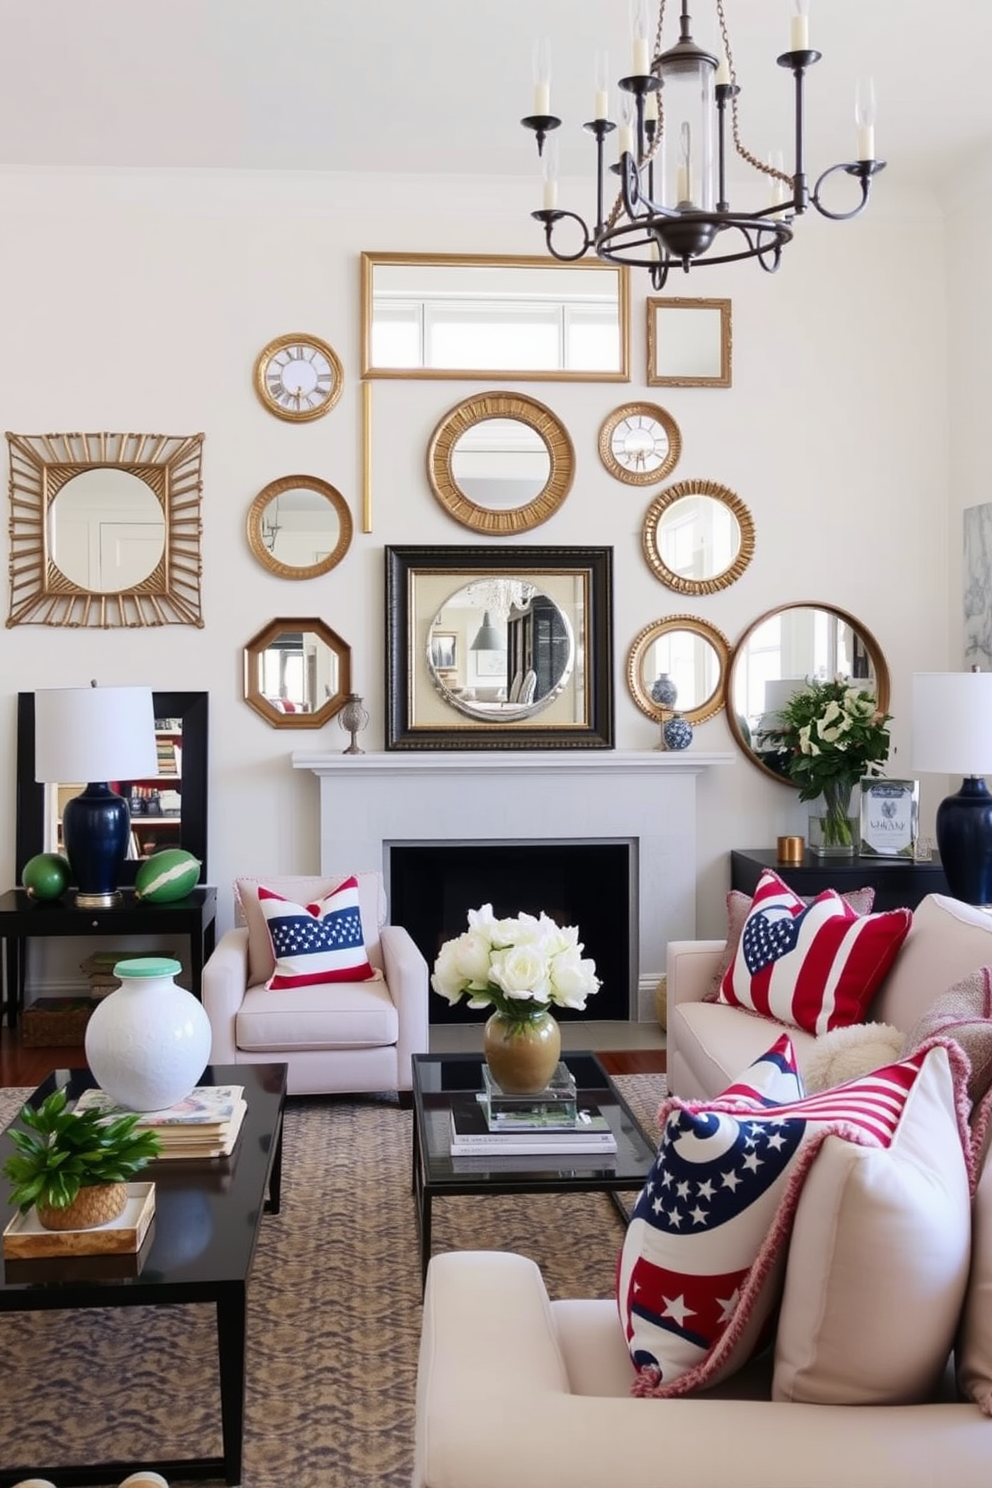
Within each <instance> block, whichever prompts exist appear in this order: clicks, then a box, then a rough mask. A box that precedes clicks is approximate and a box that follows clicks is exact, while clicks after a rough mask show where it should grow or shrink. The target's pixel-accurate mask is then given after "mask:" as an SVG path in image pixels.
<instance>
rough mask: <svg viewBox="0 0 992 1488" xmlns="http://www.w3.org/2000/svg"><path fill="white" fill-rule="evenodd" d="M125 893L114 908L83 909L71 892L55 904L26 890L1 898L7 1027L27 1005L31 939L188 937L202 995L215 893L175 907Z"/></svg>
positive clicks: (199, 893)
mask: <svg viewBox="0 0 992 1488" xmlns="http://www.w3.org/2000/svg"><path fill="white" fill-rule="evenodd" d="M121 893H122V895H123V898H122V900H121V902H120V904H115V905H114V906H113V908H112V909H79V908H78V907H77V905H76V903H75V900H74V899H73V897H72V891H71V890H70V891H69V893H67V894H66V895H65V896H64V897H63V898H62V899H55V900H47V899H46V900H38V899H32V898H30V897H29V896H28V894H27V892H26V890H24V889H9V890H8V891H7V893H5V894H0V939H2V940H3V941H4V942H5V955H4V960H3V1000H2V1002H0V1014H2V1013H6V1015H7V1026H8V1028H16V1027H17V1019H18V1015H19V1014H20V1012H21V1010H22V1009H23V1007H24V981H25V976H26V974H27V960H28V956H27V942H28V941H29V940H30V939H31V938H32V937H33V936H39V937H45V936H48V935H61V936H66V935H87V936H89V935H102V936H106V937H108V938H109V937H110V936H115V937H116V936H121V935H140V936H144V937H146V938H148V937H151V938H152V939H154V938H155V937H158V938H159V939H161V937H162V936H165V935H185V936H186V937H187V939H188V940H189V955H190V976H191V980H192V983H193V985H192V986H191V988H190V991H191V992H193V993H195V995H196V996H197V997H199V995H200V982H201V978H202V974H203V963H204V962H205V961H206V959H207V957H208V956H209V955H210V953H211V951H212V950H213V948H214V923H215V921H216V918H217V890H216V889H215V888H212V887H209V886H205V887H203V888H197V889H194V890H193V891H192V893H190V894H187V895H186V898H185V899H177V900H176V901H175V902H174V903H172V904H148V903H147V902H146V901H145V900H144V899H138V898H137V897H136V896H135V892H134V890H133V889H122V890H121Z"/></svg>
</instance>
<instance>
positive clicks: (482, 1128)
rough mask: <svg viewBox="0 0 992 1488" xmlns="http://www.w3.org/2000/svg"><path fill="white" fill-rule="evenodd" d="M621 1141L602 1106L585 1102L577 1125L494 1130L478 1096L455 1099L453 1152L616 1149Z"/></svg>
mask: <svg viewBox="0 0 992 1488" xmlns="http://www.w3.org/2000/svg"><path fill="white" fill-rule="evenodd" d="M616 1150H617V1141H616V1137H615V1136H614V1134H613V1130H612V1128H611V1126H610V1124H609V1122H608V1121H607V1119H606V1117H605V1116H604V1115H603V1113H602V1112H601V1111H600V1110H599V1108H598V1106H592V1105H590V1106H585V1107H583V1108H582V1110H581V1112H580V1119H578V1120H577V1121H576V1124H575V1126H568V1127H563V1126H559V1125H556V1124H554V1123H552V1124H551V1125H549V1126H534V1125H531V1126H528V1127H510V1128H501V1129H498V1130H493V1128H492V1127H491V1126H490V1124H489V1120H488V1118H487V1115H486V1111H485V1109H484V1106H483V1105H482V1103H481V1102H480V1101H479V1100H478V1099H476V1098H475V1097H474V1096H471V1095H466V1096H465V1097H463V1098H462V1097H455V1099H454V1100H453V1101H452V1103H451V1153H452V1156H454V1157H459V1156H470V1155H473V1154H474V1155H479V1154H486V1153H488V1154H497V1155H498V1154H500V1153H502V1154H503V1156H506V1157H510V1156H521V1155H523V1154H524V1153H528V1152H529V1153H537V1154H542V1155H543V1154H568V1153H602V1154H609V1153H613V1152H616Z"/></svg>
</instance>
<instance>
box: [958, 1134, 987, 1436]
mask: <svg viewBox="0 0 992 1488" xmlns="http://www.w3.org/2000/svg"><path fill="white" fill-rule="evenodd" d="M956 1359H957V1375H958V1387H959V1389H960V1390H961V1393H962V1394H963V1395H967V1396H968V1397H969V1398H970V1399H972V1400H974V1401H975V1402H976V1403H977V1404H978V1405H980V1406H981V1408H982V1410H983V1411H984V1412H985V1414H986V1415H987V1416H992V1162H989V1161H988V1160H986V1162H985V1166H984V1167H983V1169H982V1173H981V1177H980V1178H979V1180H978V1188H977V1189H976V1191H975V1197H974V1200H973V1203H972V1211H971V1272H970V1275H969V1277H968V1289H967V1291H966V1293H965V1300H964V1308H963V1310H962V1313H961V1330H960V1334H959V1337H958V1342H957V1350H956Z"/></svg>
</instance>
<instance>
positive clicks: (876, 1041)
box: [799, 1023, 914, 1095]
mask: <svg viewBox="0 0 992 1488" xmlns="http://www.w3.org/2000/svg"><path fill="white" fill-rule="evenodd" d="M904 1042H905V1039H904V1035H903V1032H902V1029H901V1028H894V1027H893V1026H892V1024H891V1023H852V1024H851V1025H850V1026H849V1027H847V1028H832V1029H831V1030H830V1032H829V1033H821V1034H820V1036H819V1038H817V1039H816V1041H815V1042H814V1044H813V1046H812V1048H811V1049H810V1050H809V1051H808V1052H807V1053H802V1052H801V1053H800V1055H799V1062H800V1065H801V1067H802V1073H803V1083H804V1084H805V1086H806V1089H807V1091H808V1092H809V1093H810V1094H811V1095H812V1093H813V1091H814V1090H829V1089H830V1088H831V1086H833V1085H843V1083H844V1082H845V1080H857V1079H858V1077H859V1076H860V1075H867V1074H870V1072H871V1071H872V1070H876V1069H881V1068H882V1066H883V1065H885V1064H894V1063H895V1061H896V1060H897V1059H903V1058H905V1054H904V1052H903V1047H902V1046H903V1043H904ZM906 1052H907V1053H913V1052H914V1050H912V1049H910V1050H907V1051H906Z"/></svg>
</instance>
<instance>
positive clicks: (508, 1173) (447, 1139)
mask: <svg viewBox="0 0 992 1488" xmlns="http://www.w3.org/2000/svg"><path fill="white" fill-rule="evenodd" d="M562 1059H563V1060H564V1062H565V1064H567V1066H568V1068H569V1069H570V1070H571V1072H572V1074H573V1075H574V1076H575V1083H576V1087H577V1090H576V1094H577V1097H578V1101H579V1104H580V1105H581V1104H582V1103H583V1102H585V1103H588V1104H595V1105H597V1106H598V1107H599V1109H600V1110H601V1111H602V1113H603V1115H604V1116H605V1117H606V1119H607V1121H608V1122H609V1124H610V1128H611V1130H612V1132H613V1135H614V1136H615V1137H616V1142H617V1150H616V1152H615V1153H610V1154H600V1153H588V1152H576V1153H568V1154H567V1155H566V1156H560V1155H557V1154H556V1155H550V1154H538V1153H534V1154H530V1153H527V1154H525V1155H524V1156H522V1157H515V1156H509V1155H507V1156H503V1155H501V1154H496V1155H492V1156H491V1155H489V1154H485V1155H483V1154H475V1153H473V1154H472V1155H471V1156H470V1157H453V1156H452V1153H451V1107H452V1103H453V1101H455V1100H456V1099H458V1098H464V1096H465V1095H466V1093H475V1092H477V1091H480V1090H481V1089H482V1065H483V1061H482V1059H481V1057H473V1056H471V1055H463V1054H415V1055H414V1056H413V1193H414V1197H415V1199H416V1203H417V1219H418V1222H419V1226H420V1264H421V1274H422V1277H423V1278H424V1279H426V1276H427V1263H428V1261H429V1260H430V1258H431V1205H432V1203H433V1201H434V1199H436V1198H444V1196H445V1195H446V1194H524V1193H586V1192H588V1193H609V1194H611V1195H612V1196H614V1199H615V1195H616V1194H618V1193H623V1192H628V1193H629V1192H638V1193H639V1192H640V1190H641V1188H642V1187H643V1186H644V1180H645V1179H646V1177H647V1175H648V1173H649V1171H650V1168H651V1164H652V1163H653V1162H654V1157H655V1149H654V1147H652V1146H651V1144H650V1143H649V1142H648V1141H647V1139H646V1138H645V1136H644V1134H643V1133H642V1131H641V1128H640V1127H639V1126H638V1124H637V1121H636V1120H635V1118H634V1115H633V1113H632V1111H631V1109H630V1107H629V1106H628V1105H627V1103H626V1101H625V1100H624V1099H623V1096H622V1095H621V1094H620V1093H619V1091H618V1090H617V1088H616V1086H615V1085H614V1084H613V1082H612V1081H611V1080H610V1078H609V1076H608V1075H607V1073H606V1071H605V1070H604V1069H603V1066H602V1065H601V1064H600V1062H599V1060H598V1059H597V1058H596V1056H595V1055H594V1054H586V1053H577V1054H563V1055H562ZM615 1201H616V1200H615ZM618 1207H620V1206H619V1204H618ZM621 1212H625V1211H623V1210H621Z"/></svg>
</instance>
